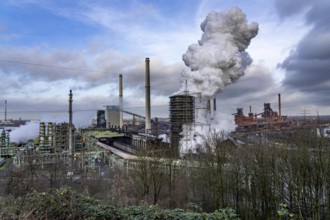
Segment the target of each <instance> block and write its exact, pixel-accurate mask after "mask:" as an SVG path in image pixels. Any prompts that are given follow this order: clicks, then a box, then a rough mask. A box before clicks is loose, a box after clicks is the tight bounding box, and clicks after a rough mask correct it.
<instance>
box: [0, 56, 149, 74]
mask: <svg viewBox="0 0 330 220" xmlns="http://www.w3.org/2000/svg"><path fill="white" fill-rule="evenodd" d="M0 62H8V63H16V64H23V65H30V66H38V67H47V68H54V69H66V70H73V71H80V72H89V73H102V74H112V75H114V74H113V73H109V72H102V71H95V70H87V69H79V68H73V67H64V66H54V65H48V64H38V63H29V62H21V61H16V60H4V59H0ZM124 76H129V77H131V76H133V77H134V76H138V77H142V76H143V75H135V74H129V75H126V74H125V75H124Z"/></svg>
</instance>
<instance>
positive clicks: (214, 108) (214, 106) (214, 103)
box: [213, 98, 217, 111]
mask: <svg viewBox="0 0 330 220" xmlns="http://www.w3.org/2000/svg"><path fill="white" fill-rule="evenodd" d="M213 111H217V98H214V99H213Z"/></svg>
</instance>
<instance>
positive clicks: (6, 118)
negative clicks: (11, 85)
mask: <svg viewBox="0 0 330 220" xmlns="http://www.w3.org/2000/svg"><path fill="white" fill-rule="evenodd" d="M6 121H7V99H6V100H5V122H6Z"/></svg>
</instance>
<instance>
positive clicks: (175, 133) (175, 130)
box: [170, 93, 195, 156]
mask: <svg viewBox="0 0 330 220" xmlns="http://www.w3.org/2000/svg"><path fill="white" fill-rule="evenodd" d="M194 122H195V98H194V97H193V96H191V95H189V94H188V93H184V94H183V95H174V96H171V97H170V124H171V125H170V141H171V148H172V151H173V152H172V153H173V156H178V155H179V144H180V139H181V137H182V136H181V134H180V133H181V132H182V126H183V125H189V124H192V123H194Z"/></svg>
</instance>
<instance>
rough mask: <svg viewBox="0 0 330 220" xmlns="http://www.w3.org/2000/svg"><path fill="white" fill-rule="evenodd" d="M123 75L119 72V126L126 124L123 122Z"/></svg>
mask: <svg viewBox="0 0 330 220" xmlns="http://www.w3.org/2000/svg"><path fill="white" fill-rule="evenodd" d="M122 110H123V75H122V74H119V127H120V128H122V127H123V126H124V123H123V112H122Z"/></svg>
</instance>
